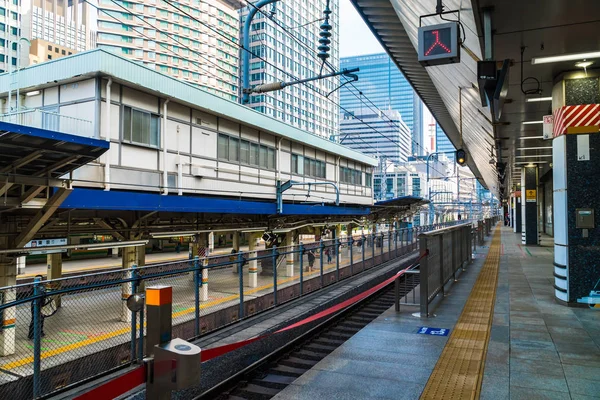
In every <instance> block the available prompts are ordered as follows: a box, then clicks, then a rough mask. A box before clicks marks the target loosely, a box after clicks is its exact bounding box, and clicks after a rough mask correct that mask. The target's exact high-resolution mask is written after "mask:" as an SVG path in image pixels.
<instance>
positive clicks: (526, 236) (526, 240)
mask: <svg viewBox="0 0 600 400" xmlns="http://www.w3.org/2000/svg"><path fill="white" fill-rule="evenodd" d="M537 185H538V168H537V166H528V167H523V171H522V172H521V213H522V219H523V221H522V224H521V226H522V231H521V243H522V244H525V245H532V244H538V243H539V240H538V239H539V237H538V209H537Z"/></svg>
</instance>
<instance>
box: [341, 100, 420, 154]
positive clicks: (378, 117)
mask: <svg viewBox="0 0 600 400" xmlns="http://www.w3.org/2000/svg"><path fill="white" fill-rule="evenodd" d="M340 135H341V136H340V140H339V142H340V143H341V144H343V145H344V146H348V147H350V148H352V149H355V150H357V151H360V152H362V153H364V154H367V155H369V156H372V157H376V158H384V159H385V160H387V161H391V162H392V163H394V164H398V163H401V162H406V161H408V157H409V156H410V155H411V140H410V138H411V132H410V129H409V128H408V126H407V125H406V124H405V123H404V121H403V120H402V117H401V115H400V113H399V112H398V111H395V110H394V111H381V112H379V113H378V114H368V115H355V116H354V117H352V116H348V115H344V116H343V118H342V119H341V120H340Z"/></svg>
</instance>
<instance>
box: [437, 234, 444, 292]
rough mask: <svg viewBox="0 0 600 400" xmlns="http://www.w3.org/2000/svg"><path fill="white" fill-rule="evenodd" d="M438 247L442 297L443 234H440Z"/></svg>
mask: <svg viewBox="0 0 600 400" xmlns="http://www.w3.org/2000/svg"><path fill="white" fill-rule="evenodd" d="M439 246H440V247H439V249H440V256H439V264H438V266H439V269H440V285H441V288H440V293H442V297H443V296H445V294H444V264H445V261H446V260H444V234H441V235H440V244H439Z"/></svg>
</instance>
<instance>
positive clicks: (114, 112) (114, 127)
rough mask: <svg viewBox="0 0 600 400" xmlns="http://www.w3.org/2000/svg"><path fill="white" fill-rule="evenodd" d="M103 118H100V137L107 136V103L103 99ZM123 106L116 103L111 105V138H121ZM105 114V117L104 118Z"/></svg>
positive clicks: (101, 105)
mask: <svg viewBox="0 0 600 400" xmlns="http://www.w3.org/2000/svg"><path fill="white" fill-rule="evenodd" d="M100 109H101V114H100V115H101V119H100V137H101V138H102V139H104V138H106V103H105V102H104V101H103V102H101V103H100ZM120 113H121V107H120V106H118V105H116V104H111V105H110V138H111V140H119V132H120V129H119V128H120V126H119V124H120V123H121V118H120V115H119V114H120ZM102 116H104V118H102Z"/></svg>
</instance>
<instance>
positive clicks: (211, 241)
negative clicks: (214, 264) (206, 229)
mask: <svg viewBox="0 0 600 400" xmlns="http://www.w3.org/2000/svg"><path fill="white" fill-rule="evenodd" d="M208 251H209V253H210V254H212V253H214V252H215V233H214V232H210V233H209V234H208ZM207 257H208V256H207Z"/></svg>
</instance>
